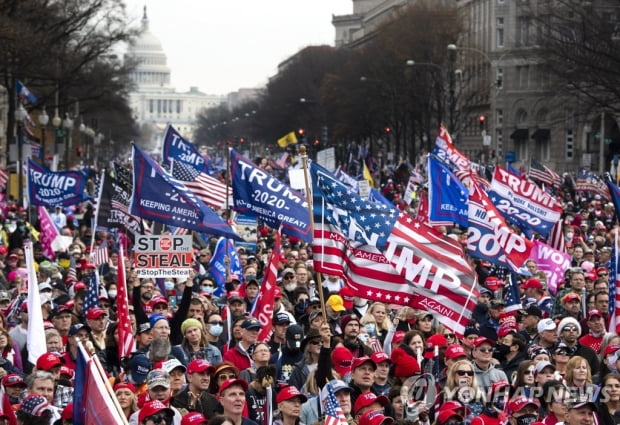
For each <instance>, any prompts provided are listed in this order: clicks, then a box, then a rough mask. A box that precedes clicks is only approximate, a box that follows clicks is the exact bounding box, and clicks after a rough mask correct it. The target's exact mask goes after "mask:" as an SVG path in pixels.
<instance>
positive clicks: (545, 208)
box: [489, 166, 562, 238]
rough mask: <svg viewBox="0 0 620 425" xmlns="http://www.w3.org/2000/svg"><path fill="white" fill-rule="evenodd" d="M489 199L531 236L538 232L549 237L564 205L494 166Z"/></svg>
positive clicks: (535, 187)
mask: <svg viewBox="0 0 620 425" xmlns="http://www.w3.org/2000/svg"><path fill="white" fill-rule="evenodd" d="M489 198H491V200H492V201H493V205H495V206H496V207H497V210H498V211H499V212H500V213H501V214H502V216H503V217H504V218H505V219H506V220H508V221H509V222H510V223H512V224H514V225H516V226H518V227H519V228H520V229H521V230H523V231H524V232H525V233H526V234H527V235H528V237H531V236H532V235H533V233H534V232H536V233H539V234H541V235H542V236H543V237H545V238H547V237H548V236H549V232H550V231H551V229H552V227H553V226H554V225H555V223H557V222H558V221H559V220H560V216H561V215H562V206H561V205H560V204H558V202H557V201H556V200H555V198H554V197H553V196H551V195H550V194H548V193H547V192H545V191H544V190H542V189H541V188H539V187H538V186H537V185H536V184H535V183H532V182H530V181H528V180H526V179H524V178H521V177H517V176H515V175H513V174H511V173H509V172H508V171H506V170H504V169H503V168H502V167H499V166H498V167H495V173H494V175H493V181H492V182H491V191H490V192H489Z"/></svg>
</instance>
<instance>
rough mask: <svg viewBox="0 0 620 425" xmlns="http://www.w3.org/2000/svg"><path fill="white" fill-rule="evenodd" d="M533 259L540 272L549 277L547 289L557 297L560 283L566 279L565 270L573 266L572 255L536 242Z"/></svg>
mask: <svg viewBox="0 0 620 425" xmlns="http://www.w3.org/2000/svg"><path fill="white" fill-rule="evenodd" d="M531 258H532V260H534V261H536V264H537V265H538V270H541V271H543V272H545V274H546V275H547V288H548V289H549V291H551V294H553V295H555V294H556V293H557V291H558V282H560V281H562V280H563V279H564V270H568V269H569V268H570V266H571V261H570V260H571V257H570V255H568V254H567V253H566V252H561V251H558V250H556V249H553V248H552V247H551V246H549V245H547V244H544V243H542V242H539V241H534V249H533V250H532V254H531Z"/></svg>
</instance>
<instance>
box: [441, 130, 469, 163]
mask: <svg viewBox="0 0 620 425" xmlns="http://www.w3.org/2000/svg"><path fill="white" fill-rule="evenodd" d="M433 154H435V155H437V157H439V159H441V160H442V161H443V162H444V163H446V164H448V163H450V164H453V165H454V166H455V167H456V168H458V169H459V170H462V171H466V170H469V169H470V168H471V161H470V160H469V158H467V156H466V155H464V154H462V153H461V152H460V151H459V150H458V149H457V148H456V146H454V143H452V138H451V137H450V133H448V130H447V129H446V128H445V127H444V126H443V125H442V126H441V127H440V128H439V134H437V138H436V139H435V149H434V150H433Z"/></svg>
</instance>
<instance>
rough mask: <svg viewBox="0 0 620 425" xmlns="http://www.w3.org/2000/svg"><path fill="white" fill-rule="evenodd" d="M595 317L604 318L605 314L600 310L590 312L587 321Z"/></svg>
mask: <svg viewBox="0 0 620 425" xmlns="http://www.w3.org/2000/svg"><path fill="white" fill-rule="evenodd" d="M593 317H603V313H601V312H600V311H599V310H590V311H589V312H588V316H587V317H586V320H590V319H591V318H593Z"/></svg>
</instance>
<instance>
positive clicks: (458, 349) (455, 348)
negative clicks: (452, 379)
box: [445, 344, 467, 360]
mask: <svg viewBox="0 0 620 425" xmlns="http://www.w3.org/2000/svg"><path fill="white" fill-rule="evenodd" d="M445 357H446V358H448V359H453V360H454V359H458V358H460V357H467V351H465V349H464V348H463V347H462V346H461V345H459V344H450V345H448V348H446V353H445Z"/></svg>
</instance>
